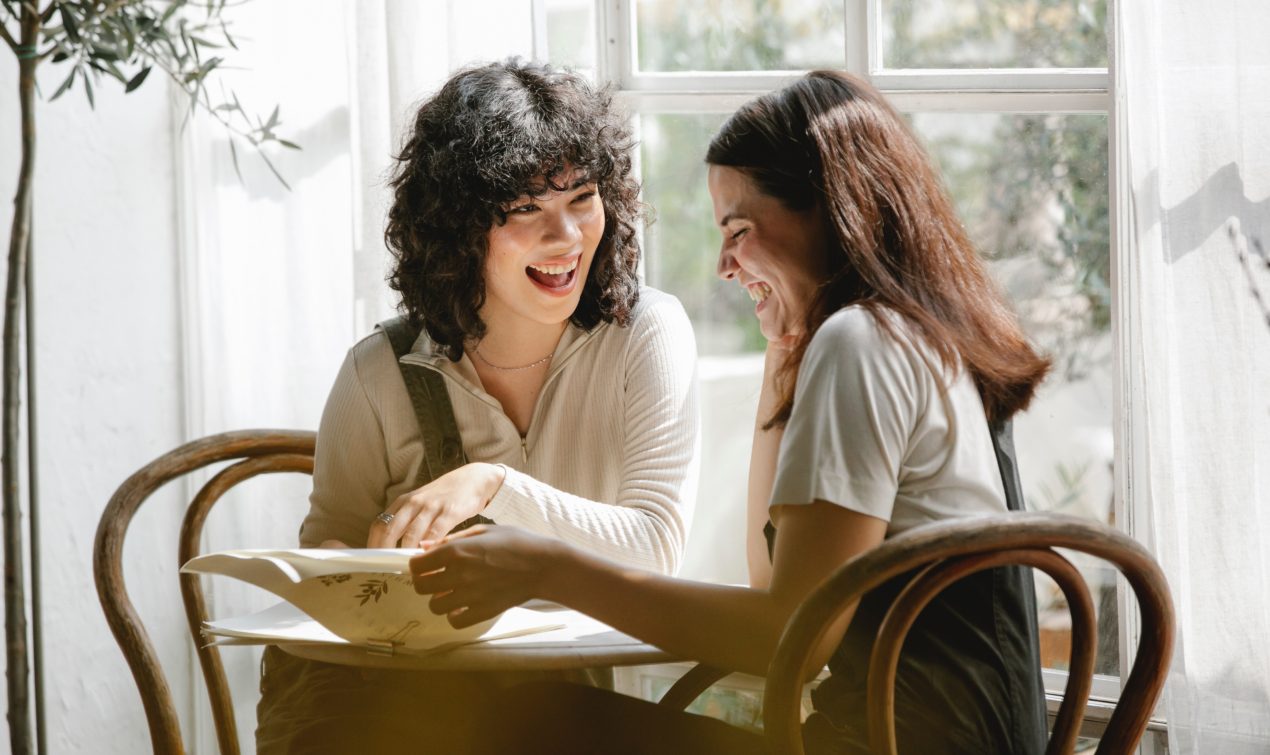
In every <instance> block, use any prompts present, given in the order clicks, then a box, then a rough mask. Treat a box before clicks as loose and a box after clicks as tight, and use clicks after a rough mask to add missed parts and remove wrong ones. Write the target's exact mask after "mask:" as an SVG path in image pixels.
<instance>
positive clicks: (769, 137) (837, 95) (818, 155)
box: [706, 71, 1050, 427]
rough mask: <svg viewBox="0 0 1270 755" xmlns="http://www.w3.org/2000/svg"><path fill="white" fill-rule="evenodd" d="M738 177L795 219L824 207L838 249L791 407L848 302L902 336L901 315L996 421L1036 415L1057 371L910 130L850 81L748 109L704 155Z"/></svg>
mask: <svg viewBox="0 0 1270 755" xmlns="http://www.w3.org/2000/svg"><path fill="white" fill-rule="evenodd" d="M706 162H707V163H709V164H711V165H720V166H727V167H731V168H736V169H738V170H741V171H742V172H743V173H745V174H746V175H747V176H748V177H749V178H750V179H751V180H753V181H754V182H755V184H756V185H757V186H758V188H759V190H760V191H762V192H763V193H765V194H767V195H769V196H771V197H773V198H775V199H777V200H778V201H780V202H781V203H782V204H783V205H785V206H786V207H788V208H789V209H791V210H807V209H810V208H813V207H819V208H820V214H821V217H822V218H823V221H824V222H825V223H826V224H827V226H828V228H829V229H830V230H831V232H832V233H831V236H830V238H832V239H836V241H837V243H836V244H831V248H829V249H826V250H825V253H826V255H827V256H828V264H827V265H826V268H827V269H828V270H829V273H828V275H827V277H826V279H825V280H824V282H823V283H822V284H821V286H820V288H819V289H818V291H817V293H816V295H815V296H814V298H813V301H812V302H811V305H810V306H809V308H808V311H807V314H806V322H805V327H804V329H803V333H802V335H801V336H800V337H799V339H798V341H797V342H796V344H795V345H794V348H793V349H792V350H791V352H790V356H789V358H788V359H787V360H786V361H785V363H784V364H783V365H782V366H781V368H780V371H779V373H778V385H779V390H780V393H781V401H780V405H779V408H778V409H777V411H776V413H775V415H773V416H772V418H771V419H770V420H769V421H768V423H767V426H768V427H772V426H782V425H784V424H785V422H786V420H788V419H789V414H790V410H791V408H792V406H793V394H794V383H795V382H796V378H797V374H798V367H799V365H800V364H801V363H802V359H803V355H804V354H805V352H806V350H807V345H808V344H809V343H810V342H811V338H812V336H813V335H814V334H815V332H816V330H817V329H818V328H819V327H820V325H821V324H822V323H824V321H825V320H826V319H827V318H828V317H829V316H830V315H831V314H833V313H834V312H836V311H838V310H839V309H841V308H842V307H845V306H847V305H850V304H859V305H861V306H863V307H865V308H867V309H868V310H869V312H870V313H871V314H872V315H873V317H874V318H875V319H876V320H877V322H878V324H879V326H880V327H881V328H882V329H883V330H884V331H885V332H887V333H888V334H889V335H890V336H891V337H893V338H899V337H900V334H898V333H896V332H894V329H893V328H892V326H891V323H890V320H889V319H888V318H887V317H884V316H882V313H883V310H887V309H889V310H891V311H894V312H895V313H897V314H898V315H899V316H900V317H902V318H903V319H904V320H905V321H906V322H907V323H909V325H910V326H911V327H912V328H914V329H915V330H916V332H917V333H918V334H920V335H921V337H922V338H923V339H924V340H925V341H926V343H927V344H928V345H929V346H930V347H931V348H932V349H933V350H934V351H935V353H936V354H937V355H938V357H939V360H940V362H941V363H942V364H943V366H944V367H945V369H948V370H949V371H952V370H956V369H958V367H959V364H960V365H964V366H965V368H966V369H968V370H969V371H970V375H971V377H972V378H973V380H974V382H975V385H976V387H977V388H978V389H979V395H980V396H981V397H982V399H983V406H984V410H985V412H986V413H987V415H988V419H989V420H990V421H993V422H997V421H1001V420H1004V419H1007V418H1009V417H1010V416H1012V415H1013V414H1014V413H1015V412H1018V411H1020V410H1022V409H1025V408H1027V405H1028V403H1029V402H1030V401H1031V400H1032V396H1033V394H1034V393H1035V391H1036V386H1037V385H1038V384H1039V383H1040V381H1041V380H1042V379H1044V377H1045V374H1046V373H1047V372H1048V371H1049V368H1050V360H1049V359H1048V358H1045V357H1042V356H1040V355H1038V354H1037V353H1036V351H1035V350H1034V349H1033V348H1032V346H1031V344H1029V343H1028V341H1027V338H1026V337H1025V336H1024V335H1023V331H1022V329H1021V328H1020V327H1019V323H1018V320H1017V319H1016V318H1015V316H1014V313H1013V311H1012V310H1011V308H1010V306H1009V305H1008V303H1007V302H1006V299H1005V296H1004V295H1003V294H1002V293H1001V291H1000V290H999V289H998V287H997V286H996V284H995V283H994V282H993V281H992V279H991V277H990V276H989V275H988V272H987V270H986V269H985V267H984V264H983V261H982V260H981V259H980V257H979V255H978V253H977V252H976V251H975V249H974V247H973V245H972V244H971V243H970V239H969V237H968V236H967V235H966V231H965V228H964V227H963V226H962V223H961V221H960V220H959V219H958V218H957V214H956V212H955V211H954V210H953V204H952V201H951V199H950V198H949V197H948V194H947V193H946V192H945V190H944V187H943V183H942V182H941V180H940V178H939V175H938V173H937V172H936V171H935V169H934V167H933V166H932V164H931V161H930V158H929V157H928V156H927V155H926V151H925V150H924V149H923V148H922V146H921V144H920V143H919V142H918V140H917V138H916V137H915V136H914V135H913V133H912V132H911V131H910V130H909V128H908V125H907V124H906V123H905V121H904V119H903V118H902V117H901V116H900V115H899V113H897V112H896V111H895V109H894V108H893V107H891V105H890V103H888V102H887V101H886V100H885V99H884V98H883V97H882V95H881V93H879V92H878V91H877V90H876V89H874V88H873V87H871V86H869V85H868V84H867V83H865V82H863V81H861V80H860V79H858V78H856V77H854V76H851V75H850V74H846V73H840V72H837V71H812V72H811V73H808V74H807V75H806V76H804V77H802V78H801V79H799V80H798V81H795V82H794V83H792V84H790V85H788V86H786V87H784V88H782V89H780V90H778V91H775V92H772V93H770V94H767V95H764V96H762V97H760V98H758V99H756V100H753V101H751V102H749V103H747V104H745V105H743V106H742V107H741V109H740V110H738V111H737V112H736V113H735V114H734V115H733V116H732V117H731V118H729V119H728V121H727V122H726V123H725V124H724V125H723V127H722V128H721V129H720V130H719V133H718V134H717V135H716V136H715V137H714V139H713V141H711V143H710V148H709V150H708V151H707V152H706Z"/></svg>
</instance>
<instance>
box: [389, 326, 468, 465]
mask: <svg viewBox="0 0 1270 755" xmlns="http://www.w3.org/2000/svg"><path fill="white" fill-rule="evenodd" d="M378 327H379V329H380V330H383V331H384V334H385V335H387V336H388V342H389V343H391V344H392V352H393V354H394V355H396V357H397V365H398V367H400V368H401V378H402V380H404V381H405V383H406V393H407V394H409V395H410V403H411V405H412V406H414V410H415V420H416V421H417V422H418V423H419V437H420V440H422V441H423V463H422V464H420V465H419V474H418V476H417V477H415V484H414V486H415V487H416V488H418V487H422V486H423V485H426V484H428V483H429V482H432V481H433V480H435V479H436V478H438V477H440V476H441V475H443V474H445V473H446V472H449V471H450V470H452V469H457V468H458V467H460V466H462V465H463V464H465V463H467V459H466V457H465V456H464V454H463V441H462V439H461V438H460V436H459V425H458V422H456V421H455V419H454V407H453V406H451V405H450V393H449V391H447V390H446V387H445V378H443V377H441V374H440V373H439V372H437V371H436V370H431V369H428V368H427V367H424V366H422V365H418V364H411V363H409V362H403V361H401V358H402V357H403V356H405V355H406V354H408V353H410V349H411V348H412V347H413V346H414V343H415V340H416V339H418V337H419V328H417V327H414V326H412V325H411V324H410V322H409V320H407V319H406V318H405V317H404V316H403V317H395V318H393V319H391V320H385V321H384V322H381V323H379V325H378Z"/></svg>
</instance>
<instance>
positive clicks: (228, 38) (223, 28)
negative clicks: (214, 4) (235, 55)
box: [220, 19, 238, 50]
mask: <svg viewBox="0 0 1270 755" xmlns="http://www.w3.org/2000/svg"><path fill="white" fill-rule="evenodd" d="M220 30H221V33H222V34H224V35H225V41H226V42H228V43H229V46H230V47H232V48H234V49H235V50H237V49H238V44H237V43H235V42H234V38H233V37H231V36H229V26H228V25H226V24H225V19H220Z"/></svg>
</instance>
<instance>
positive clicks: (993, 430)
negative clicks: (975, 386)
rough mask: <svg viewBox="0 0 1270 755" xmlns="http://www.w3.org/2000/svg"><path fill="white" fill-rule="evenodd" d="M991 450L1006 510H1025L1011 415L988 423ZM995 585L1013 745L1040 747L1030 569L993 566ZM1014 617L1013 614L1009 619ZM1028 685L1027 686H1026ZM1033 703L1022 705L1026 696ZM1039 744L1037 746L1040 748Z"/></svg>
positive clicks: (1041, 707) (1042, 730) (1044, 725)
mask: <svg viewBox="0 0 1270 755" xmlns="http://www.w3.org/2000/svg"><path fill="white" fill-rule="evenodd" d="M988 430H989V433H990V434H991V435H992V450H993V452H994V453H995V454H996V457H997V468H998V469H999V470H1000V472H1001V485H1002V487H1003V488H1004V489H1005V503H1006V507H1007V508H1009V510H1010V511H1023V510H1024V505H1023V483H1022V482H1021V481H1020V480H1019V464H1018V460H1017V458H1016V456H1015V452H1014V421H1013V419H1009V418H1007V419H1004V420H998V421H996V422H989V423H988ZM993 577H994V584H995V587H996V600H995V601H994V602H995V610H996V612H997V640H998V642H999V643H1000V645H1001V646H1002V648H1003V649H1006V648H1009V649H1011V650H1013V652H1012V653H1010V652H1007V653H1006V664H1007V666H1008V667H1009V668H1008V670H1007V679H1008V680H1009V682H1008V683H1009V684H1010V686H1011V688H1012V689H1011V692H1012V693H1013V694H1014V695H1015V697H1014V699H1015V700H1016V701H1018V704H1017V705H1016V707H1015V708H1014V709H1013V710H1012V712H1013V714H1014V736H1015V742H1014V744H1015V747H1016V748H1018V751H1020V752H1026V751H1039V749H1044V747H1045V740H1046V738H1047V734H1048V732H1049V720H1048V717H1047V715H1046V711H1045V684H1044V680H1043V679H1042V677H1041V644H1040V629H1039V627H1038V625H1037V609H1036V586H1035V583H1034V582H1033V579H1032V570H1031V569H1030V568H1025V567H1022V566H1009V567H1004V568H1000V569H995V570H993ZM1011 619H1013V620H1011ZM1029 688H1030V689H1029ZM1026 700H1032V701H1033V703H1034V704H1032V705H1026V704H1024V701H1026ZM1038 748H1039V749H1038Z"/></svg>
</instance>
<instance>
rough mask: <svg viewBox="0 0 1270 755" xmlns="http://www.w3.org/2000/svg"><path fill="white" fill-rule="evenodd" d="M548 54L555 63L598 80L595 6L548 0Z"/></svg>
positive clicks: (587, 0) (586, 1) (589, 1)
mask: <svg viewBox="0 0 1270 755" xmlns="http://www.w3.org/2000/svg"><path fill="white" fill-rule="evenodd" d="M544 5H545V9H546V16H547V54H546V58H547V59H548V60H550V61H551V62H552V63H553V64H555V65H558V66H563V67H566V68H572V69H573V70H575V71H578V72H580V73H583V74H585V75H586V76H587V78H590V79H591V80H594V79H595V3H594V1H593V0H546V1H545V3H544Z"/></svg>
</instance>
